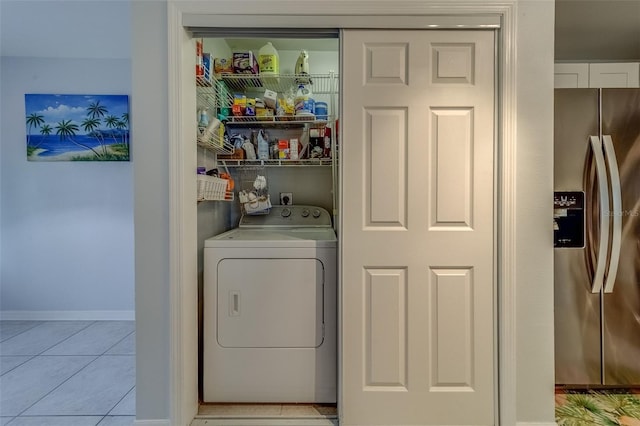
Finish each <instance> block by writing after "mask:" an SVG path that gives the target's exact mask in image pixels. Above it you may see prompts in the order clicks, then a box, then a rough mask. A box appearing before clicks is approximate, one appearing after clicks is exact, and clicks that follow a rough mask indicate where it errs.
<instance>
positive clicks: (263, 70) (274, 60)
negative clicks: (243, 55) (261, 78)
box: [258, 42, 280, 75]
mask: <svg viewBox="0 0 640 426" xmlns="http://www.w3.org/2000/svg"><path fill="white" fill-rule="evenodd" d="M258 67H259V68H260V74H261V75H277V74H279V73H280V56H279V55H278V51H277V50H276V48H275V47H273V44H271V42H268V43H267V44H265V45H264V46H262V47H261V48H260V51H259V52H258Z"/></svg>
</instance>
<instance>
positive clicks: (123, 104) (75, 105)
mask: <svg viewBox="0 0 640 426" xmlns="http://www.w3.org/2000/svg"><path fill="white" fill-rule="evenodd" d="M97 101H99V102H100V105H101V106H104V107H105V108H106V109H107V112H106V114H105V116H103V117H98V118H101V120H102V123H101V125H100V127H99V128H100V129H106V128H107V127H106V125H105V124H104V118H105V117H106V116H110V115H113V116H115V117H116V118H118V119H121V118H122V114H124V113H128V112H129V97H128V95H51V94H26V95H25V112H26V114H25V120H26V117H28V116H29V115H31V114H33V113H36V114H39V115H41V116H42V117H43V119H44V121H45V122H44V124H48V125H49V126H51V128H52V129H55V128H56V125H57V124H58V123H60V122H61V121H62V120H71V121H72V122H73V123H75V124H76V125H78V127H79V131H78V132H77V134H79V135H82V134H86V132H85V131H84V130H83V129H82V125H81V124H82V121H83V120H85V119H86V118H87V107H88V106H89V105H90V104H92V103H94V102H97ZM27 131H28V126H27ZM54 132H55V130H54ZM39 133H40V132H39V130H38V129H37V128H36V129H34V128H31V134H39Z"/></svg>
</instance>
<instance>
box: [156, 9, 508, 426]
mask: <svg viewBox="0 0 640 426" xmlns="http://www.w3.org/2000/svg"><path fill="white" fill-rule="evenodd" d="M265 3H267V2H260V1H237V0H235V1H233V0H231V1H229V0H222V1H208V2H200V1H194V2H187V1H179V0H175V1H173V0H170V1H168V11H167V12H168V14H167V20H168V22H167V26H168V47H169V49H168V63H169V64H183V66H182V67H180V66H169V67H168V94H169V97H168V101H169V105H168V112H169V114H168V133H169V135H168V139H169V178H170V182H169V190H170V194H169V215H170V217H169V223H170V229H169V239H170V253H169V270H170V272H169V274H170V275H169V287H170V289H169V291H170V330H169V333H170V388H171V389H170V401H169V404H170V408H169V410H170V419H171V424H172V425H187V424H189V422H190V421H191V420H192V419H193V417H194V415H195V414H196V413H197V409H198V390H197V389H198V386H197V384H198V377H197V376H198V369H197V353H198V340H197V318H196V315H195V312H197V297H196V296H197V268H196V265H197V262H196V260H197V249H196V247H195V244H194V241H196V236H197V228H196V221H195V220H193V218H194V217H196V205H195V202H194V201H193V200H195V185H192V183H193V182H192V181H193V173H194V171H193V167H192V166H193V163H194V161H195V160H194V158H195V155H196V147H195V144H189V143H186V142H184V141H195V136H196V135H195V130H196V129H195V126H192V125H191V121H192V120H191V118H192V117H191V115H192V114H191V112H187V111H185V110H186V109H184V108H180V105H189V104H193V105H195V90H194V89H191V88H190V86H191V87H193V79H192V72H191V70H193V67H192V66H190V64H191V63H192V62H193V63H194V64H195V59H194V58H193V56H194V55H193V54H192V53H193V52H191V50H189V49H188V48H187V47H188V46H189V36H188V34H187V33H186V31H185V29H184V27H183V18H184V17H185V16H186V15H189V16H193V15H199V16H201V18H202V20H203V22H206V20H207V19H209V20H211V21H215V18H216V17H218V18H220V16H221V15H222V14H221V12H220V11H224V18H225V19H228V20H229V21H228V22H231V20H232V19H234V18H235V19H240V20H242V21H244V22H245V25H246V26H247V27H256V28H257V27H265V28H269V27H277V26H282V25H285V26H291V27H299V26H300V25H299V24H300V22H313V25H315V26H317V27H319V28H322V27H331V28H348V27H353V23H354V22H363V23H366V25H367V27H368V28H369V29H376V28H385V29H390V28H393V29H416V28H417V27H418V28H427V27H426V25H427V24H428V23H435V25H454V26H455V25H456V24H460V25H465V24H466V25H467V26H466V27H467V28H478V22H477V18H479V17H481V16H486V15H494V16H497V17H499V18H500V22H501V25H500V29H499V30H498V31H497V35H498V37H497V46H496V47H497V49H496V52H497V55H496V61H497V64H496V65H497V66H496V83H497V84H496V88H497V99H496V101H497V102H496V106H497V107H496V144H497V163H496V170H497V182H496V183H497V191H496V195H497V200H498V203H497V206H496V207H497V210H496V213H497V218H498V223H497V227H496V231H497V237H496V240H497V252H496V256H497V271H496V272H497V274H496V278H497V280H496V281H497V294H496V301H497V312H496V316H497V318H496V327H497V329H496V332H497V335H496V340H497V343H496V345H497V359H496V360H495V362H496V372H497V377H496V385H497V389H496V392H497V397H496V399H495V401H496V407H495V412H496V419H497V420H498V423H499V424H503V425H513V424H516V291H515V290H516V289H515V283H516V251H515V248H516V232H515V231H516V192H515V190H516V170H515V166H516V149H515V148H516V146H515V145H516V124H517V123H516V119H517V114H516V78H515V77H516V71H517V70H516V64H515V58H516V22H515V20H516V5H517V0H497V1H496V0H491V1H485V2H483V3H482V4H480V3H478V4H473V3H469V2H464V3H463V2H460V4H459V5H456V4H455V2H451V1H430V0H424V1H422V2H419V3H418V2H406V1H397V2H389V3H388V4H380V3H379V2H364V1H353V0H345V1H326V2H325V1H322V2H315V3H314V4H310V3H308V2H288V1H275V2H268V4H267V5H265ZM369 3H371V4H369ZM327 10H331V12H332V13H331V15H328V14H326V11H327ZM399 10H401V11H402V12H403V15H398V11H399ZM245 11H251V12H252V13H247V12H245ZM262 13H264V14H269V15H270V16H269V23H270V25H265V24H264V23H265V18H264V15H262ZM446 21H448V23H444V24H443V23H442V22H446ZM287 23H288V25H287ZM469 23H471V24H469ZM480 25H482V24H480ZM222 26H230V25H222ZM441 27H442V26H441ZM339 285H340V284H339ZM338 362H339V366H338V367H339V369H340V355H339V361H338Z"/></svg>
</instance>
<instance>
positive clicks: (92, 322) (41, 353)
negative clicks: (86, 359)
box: [37, 321, 96, 356]
mask: <svg viewBox="0 0 640 426" xmlns="http://www.w3.org/2000/svg"><path fill="white" fill-rule="evenodd" d="M52 322H57V321H45V322H44V324H46V323H52ZM95 323H96V321H91V322H90V323H89V324H87V326H85V327H83V328H81V329H79V330H78V331H76V332H75V333H73V334H70V335H69V336H67V337H65V338H64V339H62V340H60V341H59V342H57V343H55V344H53V345H51V346H49V347H48V348H46V349H45V350H43V351H42V352H40V353H39V354H37V355H38V356H39V355H44V353H45V352H46V351H48V350H49V349H51V348H53V347H55V346H57V345H59V344H60V343H62V342H64V341H66V340H68V339H70V338H71V337H73V336H75V335H76V334H78V333H80V332H81V331H83V330H86V329H87V328H89V327H91V326H92V325H93V324H95ZM89 356H91V355H89Z"/></svg>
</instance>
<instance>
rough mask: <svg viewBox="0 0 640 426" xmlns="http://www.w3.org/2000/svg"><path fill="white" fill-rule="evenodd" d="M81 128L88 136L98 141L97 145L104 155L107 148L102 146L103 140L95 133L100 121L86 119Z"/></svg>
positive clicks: (98, 133)
mask: <svg viewBox="0 0 640 426" xmlns="http://www.w3.org/2000/svg"><path fill="white" fill-rule="evenodd" d="M81 126H82V128H83V129H84V131H85V132H87V133H88V134H89V136H93V137H94V138H96V139H97V140H98V143H99V144H100V147H101V148H102V152H103V153H104V154H105V155H106V154H107V148H106V147H105V146H104V138H103V137H102V133H100V132H99V131H97V129H98V127H100V119H99V118H89V117H87V118H85V119H84V121H83V122H82V124H81Z"/></svg>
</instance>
